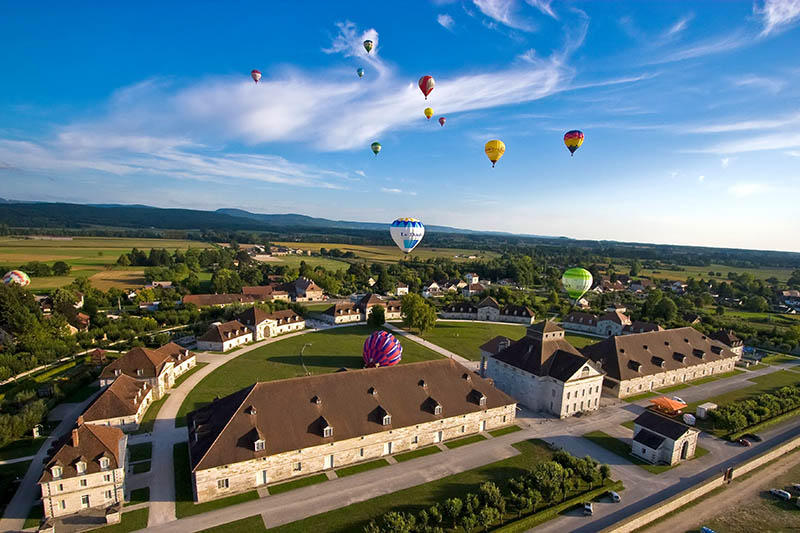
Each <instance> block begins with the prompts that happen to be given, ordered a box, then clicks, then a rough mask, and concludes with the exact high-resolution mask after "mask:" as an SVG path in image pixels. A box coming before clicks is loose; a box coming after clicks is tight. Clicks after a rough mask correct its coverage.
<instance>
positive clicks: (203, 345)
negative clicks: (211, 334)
mask: <svg viewBox="0 0 800 533" xmlns="http://www.w3.org/2000/svg"><path fill="white" fill-rule="evenodd" d="M252 340H253V332H252V331H251V332H249V333H247V334H246V335H241V336H239V337H236V338H235V339H228V340H226V341H224V342H211V341H197V349H198V350H201V351H214V352H227V351H228V350H232V349H233V348H236V347H237V346H241V345H242V344H247V343H248V342H251V341H252Z"/></svg>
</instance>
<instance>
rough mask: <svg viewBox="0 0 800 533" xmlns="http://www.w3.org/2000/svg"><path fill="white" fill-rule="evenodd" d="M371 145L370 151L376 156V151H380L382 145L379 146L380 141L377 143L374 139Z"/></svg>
mask: <svg viewBox="0 0 800 533" xmlns="http://www.w3.org/2000/svg"><path fill="white" fill-rule="evenodd" d="M371 146H372V152H373V153H374V154H375V155H376V156H377V155H378V152H380V151H381V148H383V146H381V143H379V142H377V141H376V142H374V143H372V145H371Z"/></svg>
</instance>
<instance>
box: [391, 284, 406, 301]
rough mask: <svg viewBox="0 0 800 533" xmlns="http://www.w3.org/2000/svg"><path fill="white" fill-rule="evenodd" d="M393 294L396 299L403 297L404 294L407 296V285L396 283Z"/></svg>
mask: <svg viewBox="0 0 800 533" xmlns="http://www.w3.org/2000/svg"><path fill="white" fill-rule="evenodd" d="M394 294H395V296H397V297H398V298H399V297H401V296H405V295H406V294H408V285H407V284H405V283H398V284H397V288H395V290H394Z"/></svg>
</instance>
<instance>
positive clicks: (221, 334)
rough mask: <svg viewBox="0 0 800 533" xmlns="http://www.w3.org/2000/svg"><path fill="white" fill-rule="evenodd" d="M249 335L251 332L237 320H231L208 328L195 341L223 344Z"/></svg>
mask: <svg viewBox="0 0 800 533" xmlns="http://www.w3.org/2000/svg"><path fill="white" fill-rule="evenodd" d="M248 334H251V331H250V330H249V329H247V327H245V325H244V324H242V323H241V322H239V321H238V320H231V321H230V322H225V323H223V324H220V325H218V326H212V327H210V328H208V331H206V332H205V333H203V335H202V336H201V337H199V338H198V339H197V340H199V341H204V342H225V341H229V340H231V339H236V338H238V337H242V336H244V335H248Z"/></svg>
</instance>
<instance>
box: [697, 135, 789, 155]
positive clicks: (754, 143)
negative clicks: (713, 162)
mask: <svg viewBox="0 0 800 533" xmlns="http://www.w3.org/2000/svg"><path fill="white" fill-rule="evenodd" d="M787 148H800V134H799V133H795V134H786V133H775V134H769V135H760V136H756V137H752V136H750V137H745V138H743V139H737V140H732V141H725V142H722V143H718V144H715V145H712V146H709V147H707V148H705V149H702V150H696V152H699V153H710V154H738V153H742V152H758V151H762V150H786V149H787Z"/></svg>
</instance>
